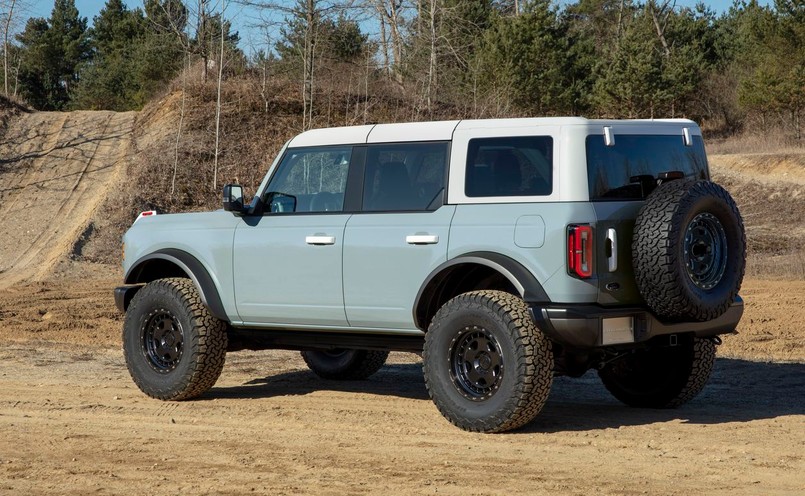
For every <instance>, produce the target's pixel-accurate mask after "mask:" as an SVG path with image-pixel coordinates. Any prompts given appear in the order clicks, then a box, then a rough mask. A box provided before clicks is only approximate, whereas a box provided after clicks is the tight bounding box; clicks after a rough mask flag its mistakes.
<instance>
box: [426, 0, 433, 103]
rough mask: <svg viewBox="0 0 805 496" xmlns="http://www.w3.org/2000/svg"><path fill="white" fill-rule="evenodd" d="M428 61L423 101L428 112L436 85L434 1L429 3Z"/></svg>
mask: <svg viewBox="0 0 805 496" xmlns="http://www.w3.org/2000/svg"><path fill="white" fill-rule="evenodd" d="M429 24H430V26H429V29H430V61H429V64H428V81H427V85H426V87H425V101H426V104H427V109H428V112H430V109H431V105H432V103H433V101H432V100H433V98H432V97H433V92H434V86H435V85H436V0H431V2H430V23H429Z"/></svg>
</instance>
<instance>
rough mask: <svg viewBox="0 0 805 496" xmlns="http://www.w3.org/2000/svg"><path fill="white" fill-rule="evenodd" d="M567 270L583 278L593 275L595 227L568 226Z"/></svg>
mask: <svg viewBox="0 0 805 496" xmlns="http://www.w3.org/2000/svg"><path fill="white" fill-rule="evenodd" d="M567 271H568V273H569V274H570V275H574V276H578V277H581V278H584V279H586V278H588V277H592V275H593V228H592V227H590V226H570V227H568V228H567Z"/></svg>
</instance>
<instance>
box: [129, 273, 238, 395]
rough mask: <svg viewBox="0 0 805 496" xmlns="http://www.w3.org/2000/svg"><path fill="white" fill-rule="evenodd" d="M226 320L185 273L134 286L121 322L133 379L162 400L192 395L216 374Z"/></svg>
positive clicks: (208, 385)
mask: <svg viewBox="0 0 805 496" xmlns="http://www.w3.org/2000/svg"><path fill="white" fill-rule="evenodd" d="M226 346H227V337H226V324H225V323H224V322H222V321H220V320H218V319H216V318H215V317H213V316H212V315H211V314H210V312H209V310H207V307H206V306H204V304H203V303H202V302H201V297H200V295H199V294H198V291H197V290H196V287H195V286H193V283H192V282H191V281H190V280H189V279H184V278H170V279H158V280H156V281H153V282H150V283H148V284H146V285H145V287H143V288H142V289H141V290H139V291H138V292H137V294H136V295H135V296H134V299H133V300H132V301H131V305H130V306H129V308H128V310H127V311H126V320H125V323H124V324H123V354H124V356H125V358H126V366H127V367H128V369H129V373H130V374H131V377H132V379H133V380H134V382H135V384H137V386H138V387H139V388H140V390H142V392H144V393H145V394H147V395H148V396H151V397H152V398H158V399H161V400H186V399H190V398H195V397H196V396H199V395H201V394H203V393H204V392H205V391H207V390H208V389H210V388H211V387H212V386H213V384H215V382H216V381H217V380H218V377H219V376H220V375H221V370H223V368H224V359H225V358H226Z"/></svg>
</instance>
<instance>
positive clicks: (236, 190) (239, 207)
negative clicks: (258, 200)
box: [224, 184, 243, 214]
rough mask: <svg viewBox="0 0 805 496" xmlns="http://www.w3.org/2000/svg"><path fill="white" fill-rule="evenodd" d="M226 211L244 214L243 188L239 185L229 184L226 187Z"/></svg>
mask: <svg viewBox="0 0 805 496" xmlns="http://www.w3.org/2000/svg"><path fill="white" fill-rule="evenodd" d="M224 210H226V211H227V212H234V213H235V214H242V213H243V186H241V185H239V184H227V185H226V186H224Z"/></svg>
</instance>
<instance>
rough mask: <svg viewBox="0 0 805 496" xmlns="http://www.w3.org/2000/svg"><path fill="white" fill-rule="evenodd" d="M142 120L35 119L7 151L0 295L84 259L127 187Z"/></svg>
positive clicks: (0, 204) (30, 117) (0, 184)
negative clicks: (113, 196)
mask: <svg viewBox="0 0 805 496" xmlns="http://www.w3.org/2000/svg"><path fill="white" fill-rule="evenodd" d="M135 115H136V114H135V113H133V112H129V113H115V112H71V113H60V112H34V113H30V114H25V115H22V116H20V117H18V118H17V119H15V120H14V121H13V123H12V125H11V126H10V128H9V129H8V130H7V132H6V134H5V137H4V139H3V141H2V144H0V219H2V220H1V221H0V288H1V287H9V286H11V285H13V284H15V283H17V282H20V281H23V280H30V279H33V280H42V279H44V278H46V277H48V276H51V275H52V274H53V272H54V268H55V267H56V264H57V263H59V262H60V261H63V260H65V259H69V258H70V257H71V256H72V255H77V254H79V255H80V252H81V248H82V245H83V242H84V240H85V239H86V238H88V237H89V236H91V235H92V230H93V223H92V219H93V217H94V216H95V215H102V213H100V212H98V208H99V206H100V205H101V204H102V203H103V202H104V200H106V198H107V196H108V194H109V191H110V189H111V188H112V187H114V186H118V185H119V184H121V182H120V181H121V179H122V177H121V174H122V173H124V172H125V164H126V161H127V160H129V159H130V157H131V154H132V148H131V146H132V131H133V126H134V117H135Z"/></svg>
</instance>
